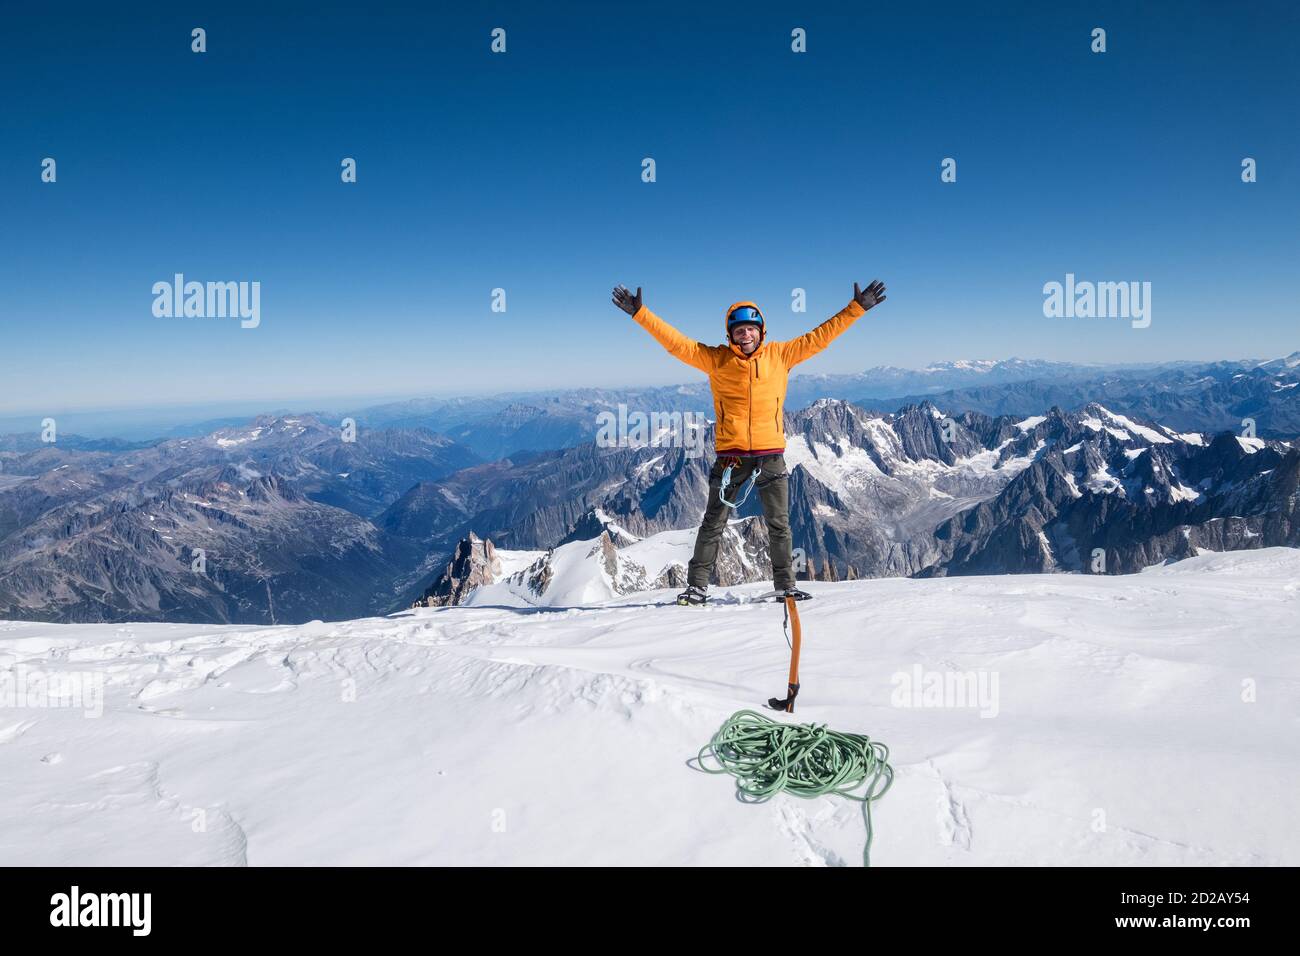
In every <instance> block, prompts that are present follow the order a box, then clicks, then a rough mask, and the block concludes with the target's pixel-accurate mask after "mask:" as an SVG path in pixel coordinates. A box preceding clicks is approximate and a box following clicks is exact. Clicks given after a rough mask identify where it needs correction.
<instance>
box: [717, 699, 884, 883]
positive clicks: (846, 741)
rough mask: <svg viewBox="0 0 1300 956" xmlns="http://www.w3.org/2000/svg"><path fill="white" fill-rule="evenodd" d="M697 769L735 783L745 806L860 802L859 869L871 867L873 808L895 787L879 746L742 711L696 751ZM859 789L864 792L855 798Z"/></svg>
mask: <svg viewBox="0 0 1300 956" xmlns="http://www.w3.org/2000/svg"><path fill="white" fill-rule="evenodd" d="M709 756H711V757H712V758H713V759H714V760H716V761H717V762H718V764H719V767H718V768H717V769H714V768H711V767H709V766H708V765H707V764H706V763H705V758H706V757H709ZM699 764H700V768H701V769H702V770H704V771H705V772H706V773H715V774H722V773H729V774H731V775H732V776H733V777H735V778H736V789H737V790H738V791H739V792H740V794H741V799H744V800H747V801H752V802H760V801H763V800H766V799H768V798H769V797H771V796H773V795H774V794H777V793H781V792H785V793H792V794H794V795H795V796H797V797H807V798H811V797H820V796H822V795H824V794H835V795H837V796H841V797H847V798H848V799H850V800H857V801H859V802H860V803H861V804H862V819H863V821H864V822H865V823H866V827H867V843H866V846H865V847H864V848H863V850H862V865H863V866H870V865H871V837H872V830H871V804H872V803H873V802H875V801H876V800H879V799H880V798H881V797H883V796H884V795H885V793H886V791H888V790H889V787H890V785H891V784H892V783H893V782H894V770H893V768H892V767H890V765H889V748H888V747H886V746H885V745H884V744H882V743H880V742H879V741H875V740H872V739H871V738H870V737H868V736H866V735H865V734H844V733H839V732H838V731H834V730H827V729H826V726H825V725H824V724H820V725H819V724H783V723H779V722H777V721H775V720H772V719H771V718H770V717H765V716H763V715H762V714H759V713H755V712H754V711H752V710H740V711H737V712H736V713H734V714H732V715H731V716H730V717H729V718H727V720H726V722H725V723H724V724H723V725H722V726H721V727H720V728H718V732H717V733H716V734H714V735H713V739H712V740H710V741H709V743H708V744H707V745H706V746H705V747H704V748H703V749H701V750H700V754H699ZM882 781H883V785H882ZM863 784H866V790H865V791H863V792H862V793H861V794H858V793H854V792H853V791H855V790H857V789H858V788H859V787H861V786H862V785H863Z"/></svg>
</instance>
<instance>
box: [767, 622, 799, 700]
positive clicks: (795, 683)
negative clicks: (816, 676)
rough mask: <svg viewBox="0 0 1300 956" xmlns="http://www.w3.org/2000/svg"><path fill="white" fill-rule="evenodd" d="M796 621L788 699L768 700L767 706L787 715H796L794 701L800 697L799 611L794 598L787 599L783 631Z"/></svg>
mask: <svg viewBox="0 0 1300 956" xmlns="http://www.w3.org/2000/svg"><path fill="white" fill-rule="evenodd" d="M791 620H793V621H794V640H793V641H791V642H790V681H789V683H788V684H787V685H786V694H787V696H786V698H785V699H784V700H781V699H778V698H776V697H769V698H768V699H767V706H768V707H771V708H772V709H773V710H783V711H785V712H786V713H787V714H793V713H794V699H795V698H796V697H797V696H799V643H800V640H799V639H800V633H799V609H798V608H797V607H795V602H794V598H792V597H788V598H786V599H785V619H784V620H783V621H782V622H781V629H782V630H785V628H786V625H787V624H789V622H790V621H791ZM787 640H788V638H787Z"/></svg>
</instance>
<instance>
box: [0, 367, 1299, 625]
mask: <svg viewBox="0 0 1300 956" xmlns="http://www.w3.org/2000/svg"><path fill="white" fill-rule="evenodd" d="M1042 364H1043V363H1026V362H1020V361H1019V360H1012V361H1010V362H1006V363H973V362H972V363H953V367H951V368H947V367H932V368H931V369H927V370H922V371H921V372H916V373H909V374H910V375H911V376H912V378H911V379H909V378H908V375H904V374H902V373H901V372H899V371H898V370H880V369H877V370H872V371H871V373H869V375H866V376H863V377H862V378H861V380H860V381H859V385H861V387H862V388H868V387H870V388H880V389H885V388H887V387H890V386H891V385H896V384H898V383H904V382H908V381H914V380H915V379H916V377H917V376H922V377H925V376H933V379H932V380H933V381H934V382H935V383H945V382H946V383H952V382H958V381H969V380H972V379H975V380H980V381H986V382H992V381H993V380H994V378H995V377H999V376H1000V377H1002V379H1003V381H1001V383H1000V384H987V385H984V386H982V387H980V388H975V389H972V388H966V389H958V390H953V389H949V390H948V391H946V392H941V393H939V394H942V395H946V396H947V397H948V398H949V399H952V400H953V401H954V402H955V404H947V403H946V401H940V400H939V399H935V398H928V397H927V398H922V399H919V400H917V401H910V402H905V403H903V404H902V405H901V406H895V407H894V410H892V411H884V410H881V409H879V408H877V407H875V406H877V405H879V404H880V403H879V402H876V401H868V400H865V399H864V400H862V401H859V402H852V401H848V400H845V399H843V398H827V397H820V398H817V399H815V400H813V401H812V402H811V403H809V404H808V405H807V406H806V407H804V408H802V409H800V410H799V411H797V412H794V413H790V412H787V414H786V431H787V438H788V443H787V449H786V461H787V465H788V466H789V469H790V507H791V525H792V531H793V534H794V543H795V546H796V547H797V548H799V549H801V555H802V557H803V558H804V560H805V562H806V566H807V568H808V571H809V573H810V574H812V575H815V576H817V577H819V578H857V577H881V576H923V577H934V576H947V575H961V574H975V573H1012V572H1032V571H1087V572H1089V573H1093V572H1097V571H1104V572H1105V573H1123V572H1128V571H1134V570H1138V569H1140V568H1142V567H1146V566H1149V565H1151V564H1155V563H1159V562H1161V561H1164V560H1167V559H1170V558H1178V557H1184V556H1187V555H1190V554H1195V553H1197V552H1198V551H1202V550H1216V551H1217V550H1233V549H1241V548H1254V547H1262V546H1270V545H1276V544H1282V545H1291V546H1295V545H1297V544H1300V539H1298V538H1297V529H1296V521H1297V519H1296V476H1297V455H1298V454H1300V452H1298V451H1297V447H1296V444H1297V443H1296V441H1295V438H1296V435H1297V434H1300V424H1297V425H1296V426H1295V427H1293V426H1292V425H1291V424H1290V423H1293V422H1300V396H1297V389H1296V386H1297V384H1300V353H1297V354H1293V355H1292V356H1288V357H1287V358H1285V359H1279V360H1275V361H1273V362H1262V363H1253V364H1251V363H1231V362H1225V363H1213V364H1212V365H1207V364H1187V365H1176V366H1166V367H1162V368H1160V369H1157V370H1155V371H1150V370H1148V371H1147V372H1146V373H1142V372H1140V371H1134V370H1128V371H1123V372H1117V371H1115V370H1114V369H1112V370H1110V371H1108V372H1106V373H1104V374H1103V375H1102V376H1101V378H1100V379H1097V378H1095V376H1096V375H1097V370H1096V369H1095V368H1090V367H1086V366H1071V367H1068V368H1066V367H1061V368H1056V369H1054V370H1053V376H1052V377H1051V379H1050V380H1049V379H1045V378H1043V377H1041V376H1042V375H1043V371H1044V370H1043V368H1042V367H1041V366H1042ZM1089 375H1092V376H1094V378H1089V377H1088V376H1089ZM1144 375H1145V377H1144ZM1016 376H1020V377H1016ZM1035 376H1039V377H1035ZM1072 376H1074V377H1073V378H1072ZM810 378H812V379H816V380H817V381H818V382H819V383H820V384H818V385H815V386H810V387H811V391H812V392H813V393H815V392H816V391H818V390H819V389H829V388H831V387H832V386H834V387H837V388H838V387H843V388H845V389H846V390H851V389H850V388H849V384H848V383H845V382H843V381H838V380H837V381H836V382H831V381H830V380H829V379H828V378H825V377H822V378H817V377H810ZM797 380H798V379H792V381H791V392H792V394H793V393H794V391H795V382H796V381H797ZM927 380H930V379H927ZM872 382H874V384H870V383H872ZM1056 393H1061V394H1067V395H1069V396H1071V397H1078V396H1080V395H1085V394H1086V395H1097V394H1110V395H1113V396H1115V397H1116V398H1118V399H1119V400H1120V405H1121V407H1118V408H1117V407H1115V405H1113V404H1111V403H1110V401H1109V400H1108V401H1106V402H1102V401H1100V400H1096V399H1095V398H1089V399H1088V400H1087V401H1084V402H1080V403H1078V404H1076V405H1073V406H1066V405H1061V404H1048V405H1044V406H1036V405H1035V406H1032V411H1030V412H1028V413H1026V412H1025V411H1024V409H1026V408H1030V407H1031V403H1032V402H1034V401H1035V400H1036V398H1037V396H1039V395H1051V394H1056ZM703 395H704V392H703V386H702V385H701V386H700V387H699V388H696V387H694V386H679V387H667V388H662V389H631V390H626V391H616V390H600V389H583V390H572V391H570V392H567V393H563V394H552V395H550V396H549V397H547V398H546V400H545V401H542V400H541V398H540V397H537V396H534V398H533V399H532V401H534V402H537V403H538V404H529V403H528V402H524V401H521V400H520V397H519V396H511V397H509V398H508V399H507V397H495V398H492V399H465V400H458V401H454V402H446V401H441V400H440V401H439V402H424V403H402V404H401V405H400V406H377V407H376V409H374V410H371V413H370V414H369V415H362V416H358V423H359V428H358V430H357V432H356V440H355V441H349V440H347V438H348V435H347V433H346V432H345V431H344V430H343V429H342V428H341V427H340V424H339V423H338V422H337V421H330V420H328V419H327V418H326V417H324V416H321V415H316V414H306V413H303V414H285V415H276V416H264V417H260V418H257V419H254V420H252V421H250V422H245V423H243V424H241V425H238V426H224V427H219V428H216V429H214V430H212V431H211V432H209V433H207V434H205V435H201V436H191V437H182V438H170V439H165V440H161V439H160V440H154V441H148V442H143V441H122V440H115V439H111V438H99V439H81V438H78V437H76V436H69V435H63V436H60V438H59V440H58V441H57V442H56V443H53V444H45V443H43V442H41V441H40V440H39V437H38V436H36V435H35V434H22V435H11V436H6V437H3V438H0V616H3V617H12V618H29V619H41V620H51V621H119V620H176V621H211V622H227V621H229V622H238V623H276V622H293V621H302V620H311V619H313V618H326V617H329V618H345V617H355V616H358V615H361V614H367V613H378V612H382V611H387V610H393V609H396V608H401V607H406V606H409V604H410V603H412V602H414V601H416V600H427V599H428V598H429V597H430V596H431V595H436V594H439V593H443V592H445V594H447V595H451V594H456V595H457V597H456V600H460V599H462V598H463V597H465V596H466V595H467V594H468V592H469V590H472V589H467V588H465V587H464V586H463V581H464V580H465V576H464V571H465V568H464V567H462V568H460V572H459V573H458V571H457V555H458V554H459V553H460V552H461V551H462V549H463V548H464V546H465V543H466V542H467V541H468V542H471V544H472V542H473V541H475V540H477V541H479V542H490V546H491V547H492V548H494V549H496V550H498V551H500V552H503V553H511V552H517V553H521V554H522V553H530V554H533V557H532V558H531V559H530V560H531V561H533V562H535V561H537V560H538V555H539V554H542V553H546V552H551V551H554V550H555V549H558V548H561V547H563V546H565V545H567V544H570V543H572V542H590V543H591V544H589V545H588V546H587V548H586V551H587V552H591V551H592V548H595V547H599V549H600V550H601V553H602V554H604V555H605V556H606V557H608V553H607V552H608V549H609V548H613V549H614V550H616V551H622V550H623V549H625V548H628V547H630V546H632V545H635V544H636V543H637V542H641V541H643V540H646V539H649V538H651V537H653V536H654V535H656V534H659V533H662V532H668V531H676V532H685V533H688V534H689V533H691V532H692V531H693V529H694V528H695V526H696V525H697V524H698V521H699V517H700V515H701V513H702V512H703V510H704V505H705V501H706V493H707V469H708V466H709V464H710V462H711V458H712V456H711V454H705V455H703V456H692V455H691V454H690V453H689V452H688V451H687V450H686V449H683V448H673V447H655V446H653V445H650V446H645V445H643V446H641V447H612V448H604V447H599V446H598V445H597V444H596V443H595V442H594V441H593V432H594V430H595V429H594V421H593V419H594V415H595V414H597V413H598V412H599V411H610V410H612V409H614V408H617V406H618V405H619V404H620V403H621V404H624V405H626V406H628V407H629V408H632V409H645V410H650V409H654V410H656V411H689V410H694V408H693V406H694V405H695V404H696V403H697V401H698V399H699V397H700V396H703ZM963 396H965V397H964V398H963ZM655 403H657V404H655ZM981 403H983V404H984V405H985V406H987V407H989V408H994V409H1002V408H1014V409H1017V411H1015V412H1014V413H1009V412H1003V411H998V412H996V413H990V412H988V411H983V410H981V409H979V408H971V407H969V406H970V405H972V404H975V405H978V404H981ZM1134 406H1137V407H1139V408H1143V409H1150V410H1152V411H1153V412H1155V414H1141V413H1137V412H1133V411H1131V408H1132V407H1134ZM789 407H796V406H795V405H794V403H793V402H791V404H790V406H789ZM1247 418H1250V419H1253V420H1254V422H1255V427H1256V432H1255V434H1254V435H1253V436H1252V435H1251V434H1250V433H1249V430H1248V429H1247V430H1244V431H1243V425H1242V420H1243V419H1247ZM432 421H436V422H441V423H443V424H444V425H445V427H446V428H447V429H448V431H447V432H445V433H444V432H440V431H436V430H433V429H431V428H429V427H428V423H429V422H432ZM711 428H712V426H711V425H710V426H708V428H707V429H706V432H707V433H706V435H705V439H706V441H705V447H706V448H711V447H712V445H711V442H712V433H711ZM544 443H553V446H552V447H546V448H534V447H528V446H529V445H531V444H544ZM512 446H513V447H512ZM511 447H512V450H511V451H510V452H509V453H508V454H504V455H501V454H496V453H497V452H499V451H500V450H501V449H503V448H511ZM759 513H760V512H759V508H758V505H757V501H756V500H751V501H749V502H747V503H746V505H745V506H744V507H743V508H742V509H740V511H739V512H738V514H737V517H738V518H739V519H741V520H742V523H740V524H737V525H735V526H733V529H734V534H732V535H729V537H728V542H729V544H727V545H726V547H725V548H724V561H723V562H722V564H723V565H724V567H720V569H719V581H720V583H740V582H742V581H752V580H761V579H762V578H763V577H765V576H766V575H767V574H768V565H767V556H766V551H765V544H766V534H765V531H764V530H763V526H762V523H761V520H758V519H757V515H758V514H759ZM744 519H749V520H748V521H745V520H744ZM479 547H480V549H482V548H483V547H484V545H482V544H480V545H479ZM471 551H472V548H471ZM616 558H617V556H616ZM651 563H652V564H653V562H651ZM543 564H545V562H544V563H543ZM196 568H200V569H201V570H196ZM674 568H676V564H675V563H673V562H669V563H668V564H664V565H661V566H657V567H655V568H649V567H646V568H645V580H646V582H647V583H648V584H652V583H656V582H657V583H658V586H661V587H663V586H675V585H676V584H677V583H678V582H679V581H680V578H681V574H680V570H674ZM522 570H525V569H524V568H516V569H514V571H512V572H511V574H516V573H518V572H519V571H522ZM544 570H545V569H544V567H539V568H538V569H536V572H537V573H542V572H544ZM509 576H510V575H505V577H509ZM500 579H501V578H498V577H495V576H494V578H493V580H494V581H496V580H500ZM629 580H638V579H637V576H636V574H635V573H633V574H632V576H631V577H630V578H629ZM457 582H461V584H457Z"/></svg>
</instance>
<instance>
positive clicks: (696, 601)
mask: <svg viewBox="0 0 1300 956" xmlns="http://www.w3.org/2000/svg"><path fill="white" fill-rule="evenodd" d="M708 599H709V596H708V595H707V594H705V593H704V589H703V588H697V587H696V586H695V585H694V584H692V585H689V586H688V587H687V588H686V590H685V591H683V592H682V593H681V594H679V595H677V603H678V604H680V605H682V606H683V607H699V606H700V605H701V604H703V603H704V602H705V601H707V600H708Z"/></svg>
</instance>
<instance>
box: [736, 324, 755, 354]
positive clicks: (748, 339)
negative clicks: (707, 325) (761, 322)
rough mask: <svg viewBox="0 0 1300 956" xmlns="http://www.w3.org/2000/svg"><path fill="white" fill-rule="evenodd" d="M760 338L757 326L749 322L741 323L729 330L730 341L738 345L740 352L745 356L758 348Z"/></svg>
mask: <svg viewBox="0 0 1300 956" xmlns="http://www.w3.org/2000/svg"><path fill="white" fill-rule="evenodd" d="M761 338H762V332H760V331H759V328H758V326H757V325H754V324H753V323H751V322H742V323H741V324H740V325H735V326H732V328H731V341H733V342H735V343H736V344H737V345H739V346H740V350H741V351H742V352H744V353H745V354H746V355H749V354H750V353H751V352H753V351H754V349H756V348H758V342H759V339H761Z"/></svg>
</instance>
